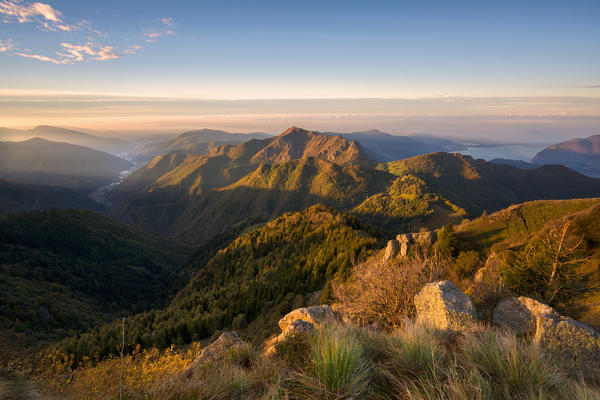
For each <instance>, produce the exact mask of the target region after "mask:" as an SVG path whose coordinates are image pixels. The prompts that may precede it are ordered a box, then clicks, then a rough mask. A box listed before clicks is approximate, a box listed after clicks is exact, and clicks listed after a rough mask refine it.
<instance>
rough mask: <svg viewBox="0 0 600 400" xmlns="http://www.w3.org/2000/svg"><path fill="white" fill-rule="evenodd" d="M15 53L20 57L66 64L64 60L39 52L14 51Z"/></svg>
mask: <svg viewBox="0 0 600 400" xmlns="http://www.w3.org/2000/svg"><path fill="white" fill-rule="evenodd" d="M16 54H17V55H18V56H21V57H26V58H33V59H35V60H40V61H47V62H51V63H53V64H67V62H66V61H65V60H57V59H56V58H52V57H47V56H43V55H41V54H30V53H16Z"/></svg>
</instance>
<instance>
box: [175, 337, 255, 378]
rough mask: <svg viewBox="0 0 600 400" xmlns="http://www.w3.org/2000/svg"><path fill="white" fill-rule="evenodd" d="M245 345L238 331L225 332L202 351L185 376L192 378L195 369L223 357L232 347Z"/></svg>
mask: <svg viewBox="0 0 600 400" xmlns="http://www.w3.org/2000/svg"><path fill="white" fill-rule="evenodd" d="M244 343H245V342H244V341H243V340H242V339H240V336H239V335H238V333H237V332H236V331H231V332H223V333H222V334H221V336H219V338H218V339H217V340H215V341H214V342H212V343H211V344H209V345H208V346H206V347H205V348H203V349H202V351H201V352H200V355H199V356H198V357H196V359H195V360H194V361H193V362H192V364H191V365H190V366H189V367H188V368H187V369H186V370H185V375H186V376H187V377H188V378H190V377H191V376H192V375H193V374H194V368H195V367H197V366H198V365H202V364H205V363H208V362H211V361H214V360H216V359H218V358H219V357H222V356H223V355H224V354H225V352H226V351H228V350H229V349H231V348H232V347H235V346H240V345H243V344H244Z"/></svg>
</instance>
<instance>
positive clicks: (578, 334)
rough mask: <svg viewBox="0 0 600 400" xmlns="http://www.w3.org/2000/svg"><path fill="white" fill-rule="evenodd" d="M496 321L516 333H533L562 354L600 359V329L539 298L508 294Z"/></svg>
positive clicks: (540, 341)
mask: <svg viewBox="0 0 600 400" xmlns="http://www.w3.org/2000/svg"><path fill="white" fill-rule="evenodd" d="M493 322H494V324H495V325H497V326H500V327H507V328H510V329H512V330H513V331H515V332H516V333H517V334H522V335H524V334H532V335H533V338H534V340H535V341H536V342H537V343H538V344H540V345H541V346H543V347H545V348H547V349H550V350H552V351H554V352H557V353H559V354H564V355H566V356H569V357H571V358H574V359H576V360H593V361H595V362H599V363H600V332H598V331H596V330H595V329H594V328H592V327H590V326H588V325H585V324H582V323H581V322H578V321H575V320H574V319H572V318H569V317H565V316H562V315H560V314H559V313H558V312H557V311H556V310H554V309H553V308H552V307H550V306H548V305H546V304H544V303H541V302H539V301H537V300H534V299H531V298H529V297H518V298H517V297H509V298H506V299H504V300H502V301H501V302H500V303H498V305H497V306H496V308H495V309H494V315H493Z"/></svg>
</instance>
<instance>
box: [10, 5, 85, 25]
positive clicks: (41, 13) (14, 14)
mask: <svg viewBox="0 0 600 400" xmlns="http://www.w3.org/2000/svg"><path fill="white" fill-rule="evenodd" d="M0 15H2V16H3V21H4V22H14V21H16V22H18V23H20V24H22V23H26V22H37V23H38V25H39V26H40V27H41V28H43V29H47V30H51V31H57V30H61V31H71V30H73V29H76V26H75V25H68V24H66V23H65V22H64V21H63V19H62V13H61V12H60V11H58V10H56V9H54V8H53V7H52V6H51V5H50V4H46V3H40V2H35V3H26V2H23V1H21V0H14V1H10V0H0Z"/></svg>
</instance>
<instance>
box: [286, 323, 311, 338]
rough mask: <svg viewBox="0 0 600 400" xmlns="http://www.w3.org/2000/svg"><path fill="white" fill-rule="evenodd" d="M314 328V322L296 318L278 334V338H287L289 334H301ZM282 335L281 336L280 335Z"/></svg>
mask: <svg viewBox="0 0 600 400" xmlns="http://www.w3.org/2000/svg"><path fill="white" fill-rule="evenodd" d="M314 330H315V324H313V323H312V322H308V321H305V320H303V319H297V320H295V321H294V322H292V323H291V324H289V325H288V326H287V328H286V330H285V332H282V333H281V335H280V339H287V338H289V337H291V336H296V335H302V334H305V333H308V332H312V331H314ZM281 336H283V337H281Z"/></svg>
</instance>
